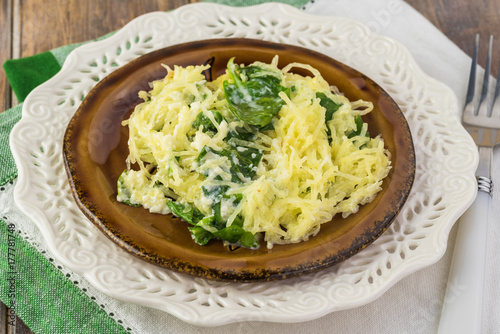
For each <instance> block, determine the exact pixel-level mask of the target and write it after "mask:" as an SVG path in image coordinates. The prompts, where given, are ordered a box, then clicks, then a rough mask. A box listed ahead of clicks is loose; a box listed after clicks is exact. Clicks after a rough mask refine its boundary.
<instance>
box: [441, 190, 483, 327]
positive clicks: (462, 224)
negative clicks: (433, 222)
mask: <svg viewBox="0 0 500 334" xmlns="http://www.w3.org/2000/svg"><path fill="white" fill-rule="evenodd" d="M490 202H491V197H490V195H489V194H488V193H486V192H482V191H480V192H478V194H477V197H476V199H475V201H474V203H473V204H472V205H471V207H470V208H469V209H468V210H467V211H466V212H465V214H464V215H463V216H462V217H461V218H460V221H459V223H458V231H457V238H456V242H455V249H454V252H453V260H452V262H451V267H450V273H449V278H448V286H447V289H446V294H445V298H444V300H443V310H442V313H441V320H440V323H439V330H438V333H439V334H449V333H453V334H459V333H464V334H469V333H481V328H482V309H483V286H484V274H485V264H486V249H487V248H486V239H487V233H488V212H489V207H490Z"/></svg>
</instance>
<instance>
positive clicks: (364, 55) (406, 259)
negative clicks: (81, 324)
mask: <svg viewBox="0 0 500 334" xmlns="http://www.w3.org/2000/svg"><path fill="white" fill-rule="evenodd" d="M231 37H247V38H258V39H264V40H269V41H273V42H279V43H285V44H293V45H299V46H302V47H306V48H310V49H313V50H316V51H319V52H322V53H324V54H326V55H329V56H331V57H333V58H336V59H337V60H339V61H341V62H344V63H345V64H347V65H349V66H351V67H353V68H356V69H357V70H359V71H360V72H363V73H365V74H366V75H368V76H369V77H371V78H372V79H374V80H375V81H376V82H377V83H379V84H380V85H381V86H382V87H383V88H384V89H385V90H386V91H387V92H389V94H391V96H392V97H393V98H394V99H395V100H396V102H397V103H398V104H399V105H400V107H401V109H402V110H403V113H404V114H405V117H406V118H407V120H408V123H409V125H410V128H411V130H412V135H413V141H414V145H415V153H416V158H417V172H416V179H415V182H414V185H413V188H412V192H411V194H410V196H409V198H408V200H407V202H406V204H405V206H404V207H403V209H402V211H401V213H400V214H399V216H398V217H397V218H396V220H395V222H394V223H393V224H392V225H391V227H390V228H389V229H388V230H387V231H386V232H385V233H384V234H383V235H382V236H381V237H380V238H379V239H377V240H376V241H375V242H374V243H373V244H372V245H370V246H369V247H367V248H366V249H365V250H363V251H361V252H360V253H358V254H357V255H355V256H353V257H351V258H349V259H348V260H346V261H344V262H342V263H340V264H338V265H335V266H333V267H331V268H329V269H326V270H322V271H320V272H317V273H314V274H308V275H303V276H301V277H298V278H294V279H290V280H284V281H278V282H266V283H245V284H242V283H224V282H212V281H208V280H204V279H200V278H193V277H191V276H186V275H182V274H178V273H174V272H172V271H169V270H166V269H161V268H158V267H156V266H154V265H151V264H148V263H146V262H143V261H141V260H139V259H138V258H136V257H134V256H132V255H130V254H128V253H126V252H125V251H123V250H122V249H120V248H119V247H118V246H116V245H115V244H114V243H113V242H111V241H110V240H108V239H107V238H106V237H105V236H104V235H103V234H102V233H101V232H100V231H98V230H97V228H96V227H95V226H94V225H93V224H92V223H91V222H89V221H88V220H87V219H86V217H85V216H84V215H83V214H82V213H81V212H80V210H79V209H78V207H77V205H76V203H75V202H74V200H73V197H72V194H71V190H70V187H69V184H68V180H67V177H66V174H65V170H64V163H63V159H62V138H63V135H64V130H65V128H66V125H67V124H68V122H69V120H70V119H71V117H72V115H73V114H74V112H75V111H76V109H77V107H78V106H79V104H80V102H81V100H82V99H83V98H84V97H85V95H86V94H87V93H88V92H89V90H90V89H91V88H92V87H93V86H94V85H95V84H96V82H97V81H99V80H100V79H102V78H103V77H105V76H106V75H107V74H109V73H110V72H112V71H113V70H114V69H116V68H118V67H119V66H122V65H124V64H126V63H127V62H129V61H130V60H132V59H134V58H136V57H138V56H140V55H142V54H145V53H148V52H150V51H153V50H156V49H159V48H163V47H166V46H168V45H173V44H178V43H182V42H187V41H193V40H199V39H208V38H231ZM122 102H123V101H122ZM125 102H126V101H125ZM457 108H458V107H457V101H456V97H455V95H454V94H453V93H452V91H451V90H450V89H449V88H448V87H446V86H445V85H443V84H442V83H440V82H438V81H436V80H434V79H432V78H431V77H429V76H427V75H425V74H424V73H423V72H422V71H421V70H420V69H419V68H418V66H417V65H416V63H415V61H414V60H413V58H412V57H411V55H410V54H409V52H408V51H407V50H406V48H405V47H403V46H402V45H401V44H400V43H398V42H396V41H394V40H392V39H389V38H387V37H384V36H380V35H377V34H374V33H372V32H371V31H370V30H369V29H368V28H367V27H365V26H363V25H361V24H360V23H358V22H356V21H353V20H350V19H345V18H338V17H337V18H335V19H332V18H331V17H318V16H313V15H308V14H305V13H303V12H301V11H299V10H297V9H296V8H294V7H291V6H288V5H283V4H276V3H274V4H272V3H268V4H264V5H259V6H253V7H246V8H241V7H240V8H234V7H226V6H221V5H215V4H208V3H198V4H193V5H187V6H183V7H180V8H178V9H177V10H174V11H172V12H168V13H163V12H156V13H150V14H146V15H144V16H141V17H139V18H137V19H135V20H133V21H132V22H130V23H129V24H127V25H126V26H125V27H124V28H123V29H121V30H120V31H119V32H117V33H116V34H114V35H113V36H111V37H109V38H107V39H106V40H103V41H99V42H93V43H89V44H87V45H84V46H82V47H80V48H78V49H76V50H75V51H73V52H72V53H71V54H70V55H69V56H68V58H67V59H66V61H65V63H64V66H63V68H62V70H61V71H60V72H59V73H58V74H57V75H56V76H55V77H54V78H52V79H51V80H49V81H47V82H46V83H44V84H43V85H41V86H39V87H38V88H36V89H35V90H34V91H33V92H32V93H31V94H30V95H29V97H28V98H27V99H26V101H25V103H24V107H23V116H22V119H21V121H20V122H19V123H18V124H17V125H16V126H15V127H14V129H13V130H12V133H11V138H10V139H11V149H12V152H13V154H14V158H15V160H16V163H17V166H18V169H19V178H18V182H17V184H16V188H15V191H14V196H15V200H16V203H17V205H18V206H19V208H20V209H21V210H22V211H23V212H24V213H25V214H26V215H28V216H29V217H30V218H31V219H32V220H33V221H34V222H35V223H36V225H37V226H38V227H39V229H40V231H41V233H42V234H43V236H44V238H45V239H46V240H47V244H48V246H49V249H50V251H51V252H52V253H53V255H54V257H56V258H57V259H58V260H59V261H61V262H62V263H63V264H64V265H66V266H67V267H68V268H69V269H71V270H73V271H75V272H77V273H79V274H81V275H82V276H83V277H85V278H86V279H87V280H88V281H89V282H90V283H91V284H92V285H94V286H95V287H96V288H97V289H99V290H100V291H102V292H104V293H106V294H108V295H110V296H112V297H115V298H117V299H120V300H124V301H129V302H134V303H137V304H140V305H144V306H149V307H154V308H158V309H161V310H164V311H166V312H168V313H171V314H172V315H174V316H176V317H178V318H180V319H182V320H184V321H186V322H189V323H193V324H197V325H205V326H215V325H222V324H226V323H232V322H238V321H245V320H261V321H273V322H298V321H306V320H312V319H316V318H319V317H321V316H323V315H325V314H327V313H330V312H334V311H339V310H344V309H348V308H352V307H356V306H360V305H363V304H366V303H368V302H370V301H373V300H374V299H376V298H377V297H379V296H380V295H381V294H382V293H384V292H385V291H386V290H387V289H389V288H390V287H391V286H393V285H394V284H395V283H396V282H398V281H399V280H400V279H402V278H403V277H405V276H407V275H409V274H411V273H413V272H415V271H416V270H418V269H421V268H424V267H426V266H429V265H431V264H433V263H434V262H436V261H437V260H438V259H440V258H441V256H442V255H443V254H444V251H445V250H446V244H447V239H448V234H449V231H450V229H451V228H452V226H453V224H454V223H455V221H456V220H457V219H458V218H459V217H460V215H461V214H462V213H463V212H464V211H465V210H466V208H467V207H468V206H469V205H470V203H471V202H472V201H473V199H474V198H475V195H476V181H475V178H474V171H475V168H476V166H477V162H478V156H477V150H476V147H475V145H474V142H473V141H472V139H471V138H470V136H469V135H468V134H467V132H466V131H465V130H464V128H463V127H462V126H461V124H460V123H459V121H458V118H457V116H456V112H457Z"/></svg>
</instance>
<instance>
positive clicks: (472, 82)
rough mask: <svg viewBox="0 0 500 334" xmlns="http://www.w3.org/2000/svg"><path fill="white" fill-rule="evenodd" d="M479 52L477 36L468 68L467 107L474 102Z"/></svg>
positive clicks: (477, 36)
mask: <svg viewBox="0 0 500 334" xmlns="http://www.w3.org/2000/svg"><path fill="white" fill-rule="evenodd" d="M478 50H479V34H477V35H476V40H475V42H474V53H473V54H472V62H471V66H470V75H469V85H468V86H467V96H466V98H465V105H466V106H467V105H469V104H470V103H473V101H474V93H475V88H476V68H477V53H478Z"/></svg>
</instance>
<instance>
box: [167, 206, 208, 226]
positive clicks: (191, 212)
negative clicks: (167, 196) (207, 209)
mask: <svg viewBox="0 0 500 334" xmlns="http://www.w3.org/2000/svg"><path fill="white" fill-rule="evenodd" d="M167 206H168V208H169V209H170V210H171V211H172V213H173V214H174V215H175V216H177V217H179V218H181V219H184V220H185V221H187V222H188V223H190V224H191V225H196V224H197V223H198V222H199V221H200V220H202V219H203V218H205V216H204V214H203V213H202V212H201V211H200V210H198V209H197V208H195V207H194V206H192V205H189V204H182V203H179V202H175V201H168V202H167Z"/></svg>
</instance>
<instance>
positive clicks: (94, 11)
mask: <svg viewBox="0 0 500 334" xmlns="http://www.w3.org/2000/svg"><path fill="white" fill-rule="evenodd" d="M1 1H2V6H1V8H0V31H1V33H0V63H1V64H3V62H4V61H5V60H7V59H13V58H20V57H27V56H31V55H34V54H37V53H40V52H44V51H47V50H51V49H54V48H57V47H59V46H62V45H66V44H70V43H77V42H82V41H86V40H90V39H94V38H97V37H100V36H102V35H104V34H106V33H109V32H111V31H114V30H117V29H119V28H121V27H122V26H123V25H124V24H126V23H127V22H128V21H130V20H132V19H133V18H135V17H137V16H139V15H141V14H144V13H147V12H151V11H157V10H161V11H166V10H169V9H174V8H176V7H179V6H181V5H184V4H188V3H194V2H199V1H197V0H127V1H124V0H107V1H102V0H87V1H80V0H1ZM406 2H407V3H409V4H410V5H411V6H413V7H414V8H415V9H416V10H417V11H419V12H420V13H421V14H422V15H423V16H424V17H426V18H427V19H428V20H429V21H431V22H432V23H433V24H434V25H435V26H436V27H437V28H438V29H440V30H441V31H442V32H443V33H444V34H445V35H446V36H448V37H449V38H450V39H451V40H452V41H453V42H454V43H455V44H457V45H458V46H459V47H460V48H461V49H462V50H463V51H465V52H466V53H467V54H469V55H472V49H473V44H472V43H473V40H474V36H475V35H476V34H478V33H479V34H480V35H481V36H482V37H483V38H482V42H483V43H485V42H486V40H487V39H486V37H487V36H488V35H489V34H491V33H495V32H500V0H479V1H470V0H438V1H436V0H407V1H406ZM499 38H500V36H499ZM485 53H486V51H485V50H483V51H482V52H481V54H480V55H481V56H482V57H483V58H484V57H485ZM499 53H500V42H498V43H496V45H495V54H496V55H498V54H499ZM494 60H495V62H498V61H500V59H499V57H498V56H496V57H494ZM497 69H498V67H497V65H496V64H495V65H494V68H493V69H492V71H494V72H493V73H496V70H497ZM16 104H17V101H16V99H15V97H14V95H13V94H12V91H11V89H10V87H9V84H8V82H7V80H6V77H5V73H4V72H3V71H1V74H0V112H1V111H3V110H6V109H8V108H10V107H12V106H14V105H16ZM7 312H8V309H7V308H6V307H5V305H3V304H1V303H0V326H1V327H0V334H7V333H8V334H13V333H16V334H21V333H32V332H31V331H30V329H29V328H28V327H27V326H26V325H24V324H23V322H22V321H21V320H20V319H16V321H15V323H14V326H13V325H9V321H7Z"/></svg>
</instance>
